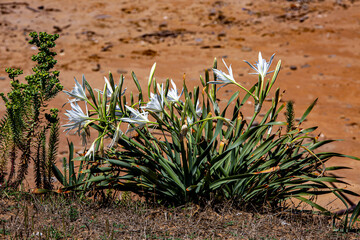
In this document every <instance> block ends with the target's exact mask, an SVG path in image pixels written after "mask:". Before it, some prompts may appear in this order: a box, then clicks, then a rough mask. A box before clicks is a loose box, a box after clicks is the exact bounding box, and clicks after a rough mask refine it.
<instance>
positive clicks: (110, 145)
mask: <svg viewBox="0 0 360 240" xmlns="http://www.w3.org/2000/svg"><path fill="white" fill-rule="evenodd" d="M120 123H121V122H120ZM120 123H119V124H118V126H117V127H116V130H115V133H114V136H113V139H112V140H111V143H110V144H109V146H108V147H109V148H112V147H113V146H114V145H115V144H116V143H117V142H118V141H119V138H120V136H121V135H123V134H124V133H123V132H122V131H121V129H120V125H121V124H120Z"/></svg>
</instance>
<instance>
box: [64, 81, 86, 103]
mask: <svg viewBox="0 0 360 240" xmlns="http://www.w3.org/2000/svg"><path fill="white" fill-rule="evenodd" d="M74 80H75V87H74V88H73V89H72V90H71V92H69V91H65V90H64V92H65V93H66V94H67V95H69V96H71V97H73V98H74V99H72V100H70V101H69V102H76V101H86V100H87V97H86V93H85V81H86V80H85V77H84V76H83V79H82V85H81V84H80V83H79V82H78V81H77V80H76V78H74Z"/></svg>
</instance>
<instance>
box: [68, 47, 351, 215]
mask: <svg viewBox="0 0 360 240" xmlns="http://www.w3.org/2000/svg"><path fill="white" fill-rule="evenodd" d="M273 58H274V55H273V56H272V57H271V59H270V61H269V62H267V61H266V60H265V59H263V58H262V55H261V53H259V60H258V62H257V63H256V64H254V65H252V64H250V63H249V62H247V61H246V62H247V63H248V64H249V65H250V67H251V68H253V69H254V70H255V71H256V73H255V74H256V75H257V77H258V81H257V82H256V83H255V84H254V85H253V87H251V88H250V89H246V88H245V87H243V86H242V85H241V84H239V83H238V82H237V81H236V80H235V78H234V76H233V71H232V68H231V66H229V67H228V66H227V65H226V63H225V62H224V65H225V67H226V68H227V73H226V72H223V71H221V70H219V69H218V68H217V61H216V60H215V62H214V65H213V68H212V71H213V79H212V80H211V79H210V74H209V71H208V70H206V71H205V75H204V77H203V76H201V77H200V82H201V85H200V86H198V87H195V88H194V89H193V90H190V89H188V87H187V85H186V80H185V79H184V81H183V84H182V89H178V88H177V86H176V84H175V83H174V82H173V81H172V80H171V81H170V80H169V79H167V80H166V81H165V82H164V83H161V84H160V83H158V82H157V80H156V79H155V77H154V73H155V67H156V65H155V64H154V65H153V67H152V69H151V71H150V75H149V79H148V84H147V92H144V91H143V89H142V88H141V86H140V83H139V80H138V79H137V77H136V75H135V73H132V78H133V81H134V83H135V85H136V87H137V90H138V92H137V93H136V94H135V93H130V99H128V97H129V96H128V95H127V94H125V90H123V83H124V77H123V76H121V77H120V80H119V83H118V84H117V85H116V84H115V82H114V79H113V76H112V74H111V73H110V74H109V78H105V85H104V89H103V91H100V90H99V91H98V92H97V94H96V93H94V91H93V89H92V88H91V86H90V84H89V83H88V82H87V81H86V79H85V77H83V79H82V84H80V83H79V82H78V81H77V80H75V87H74V88H73V90H72V91H66V93H67V94H68V95H69V96H70V97H72V98H73V99H72V100H71V101H72V103H71V109H70V110H67V114H66V115H67V116H68V117H69V123H68V124H66V125H64V127H66V130H67V131H71V130H75V132H78V133H79V134H80V133H82V132H88V129H89V128H93V129H95V130H96V131H97V132H98V136H97V137H96V139H95V140H94V141H93V142H92V144H91V146H90V148H89V149H88V151H87V153H86V154H85V155H84V156H81V157H78V158H76V159H75V160H79V161H81V162H85V164H86V165H87V170H85V171H82V173H86V174H87V176H86V177H85V178H84V180H85V181H84V182H83V184H80V185H81V189H82V190H84V189H96V190H97V191H102V190H104V189H115V190H119V191H131V192H134V193H136V194H138V195H140V196H143V197H145V198H146V199H148V200H151V201H155V202H158V203H161V204H170V205H181V204H185V203H189V202H192V203H197V204H203V203H206V202H208V201H209V200H215V201H219V202H221V201H225V200H230V199H231V200H234V201H235V202H236V203H237V204H250V203H251V204H252V205H253V206H257V207H259V208H262V207H270V208H273V209H274V208H278V207H283V206H285V205H286V204H287V203H288V200H289V199H294V198H296V199H298V200H300V201H301V202H305V203H307V204H309V205H310V206H312V207H314V208H316V209H318V210H320V211H323V212H325V213H329V212H328V211H327V210H326V209H325V208H324V207H322V206H319V205H318V204H316V203H315V201H313V199H314V198H316V197H317V196H320V195H324V194H335V195H338V194H337V192H339V191H341V192H346V193H350V194H355V193H352V192H351V191H347V190H343V189H337V188H335V187H332V186H331V185H329V183H339V182H342V181H341V180H340V179H339V178H338V177H336V176H332V175H329V174H328V172H329V171H333V170H337V169H341V168H344V167H326V166H325V163H326V161H328V160H329V159H331V158H332V157H348V156H346V155H343V154H339V153H335V152H320V151H319V148H320V147H321V146H323V145H325V144H328V143H330V142H332V140H324V141H320V140H319V139H318V137H316V136H314V131H315V130H316V129H317V128H316V127H311V128H306V129H303V128H301V124H302V123H303V121H304V120H305V119H306V117H307V116H308V114H309V113H310V111H311V110H312V109H313V107H314V106H315V104H316V101H317V100H315V101H314V102H313V103H312V104H311V105H310V106H309V107H308V109H307V110H306V111H305V113H304V114H303V115H302V117H301V118H300V121H299V122H297V123H296V124H295V122H294V110H293V104H292V102H289V103H288V104H287V112H286V114H285V115H286V121H281V120H279V119H278V118H279V113H280V112H281V111H282V110H283V108H284V107H285V105H284V104H280V100H281V94H280V89H279V88H278V89H276V90H275V92H274V93H273V97H272V101H271V104H270V106H269V107H267V109H263V108H264V101H265V99H267V97H268V96H269V95H270V91H271V89H272V88H273V86H274V84H275V81H276V79H277V76H278V73H279V71H280V68H281V61H279V62H278V64H277V66H276V68H275V70H274V71H269V70H270V67H271V63H272V60H273ZM272 72H273V74H272V77H271V78H268V75H269V74H270V73H272ZM225 85H235V86H237V87H239V91H237V92H235V93H234V94H233V95H232V96H231V97H230V99H229V100H228V102H227V104H226V105H225V106H222V104H220V102H219V99H218V98H217V95H218V92H219V91H221V87H222V86H225ZM218 86H220V87H219V88H217V87H218ZM86 92H88V94H86ZM87 96H89V97H87ZM134 96H138V98H137V99H135V97H134ZM146 96H147V97H146ZM251 100H252V101H253V105H254V110H253V115H252V116H251V117H250V118H249V119H250V120H247V118H245V117H244V116H243V109H244V108H245V103H246V102H247V101H251ZM81 102H83V104H84V105H83V106H85V110H83V109H82V107H80V105H79V104H78V103H81ZM89 108H90V110H89ZM260 113H262V114H260ZM124 129H127V130H126V131H124ZM106 138H111V139H112V141H111V143H110V144H109V145H108V146H106V144H105V142H106V140H105V139H106ZM65 189H66V188H65Z"/></svg>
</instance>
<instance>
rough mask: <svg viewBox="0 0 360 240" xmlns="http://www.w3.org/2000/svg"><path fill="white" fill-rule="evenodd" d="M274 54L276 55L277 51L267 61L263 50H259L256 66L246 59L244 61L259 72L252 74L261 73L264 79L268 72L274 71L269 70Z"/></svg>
mask: <svg viewBox="0 0 360 240" xmlns="http://www.w3.org/2000/svg"><path fill="white" fill-rule="evenodd" d="M274 56H275V53H274V54H273V55H272V56H271V58H270V61H269V62H268V63H267V62H266V60H265V59H263V58H262V56H261V52H259V60H258V61H257V62H256V63H255V67H254V66H253V65H252V64H251V63H249V62H248V61H245V60H244V62H246V63H247V64H249V66H250V67H251V68H252V69H254V70H255V71H256V72H257V73H251V74H260V76H261V77H262V79H264V78H265V76H266V74H268V73H271V72H273V71H271V72H268V70H269V68H270V65H271V63H272V60H273V58H274Z"/></svg>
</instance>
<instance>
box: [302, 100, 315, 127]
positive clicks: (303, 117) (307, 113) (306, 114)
mask: <svg viewBox="0 0 360 240" xmlns="http://www.w3.org/2000/svg"><path fill="white" fill-rule="evenodd" d="M317 101H318V99H315V101H314V102H313V103H312V104H311V105H310V106H309V107H308V108H307V109H306V111H305V113H304V115H303V116H302V117H301V119H300V122H299V126H300V124H301V123H302V122H303V121H304V120H305V119H306V117H307V116H308V115H309V113H310V112H311V110H312V109H313V108H314V106H315V104H316V103H317Z"/></svg>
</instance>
